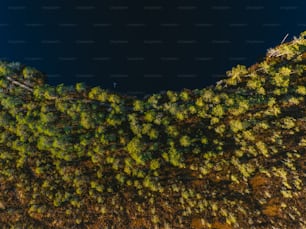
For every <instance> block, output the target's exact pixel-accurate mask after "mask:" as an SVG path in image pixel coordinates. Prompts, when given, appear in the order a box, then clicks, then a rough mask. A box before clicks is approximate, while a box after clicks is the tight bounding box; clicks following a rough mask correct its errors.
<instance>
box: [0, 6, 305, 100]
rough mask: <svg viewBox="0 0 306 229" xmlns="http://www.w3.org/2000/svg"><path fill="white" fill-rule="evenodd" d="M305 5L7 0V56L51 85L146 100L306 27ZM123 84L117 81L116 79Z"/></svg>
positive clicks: (198, 83)
mask: <svg viewBox="0 0 306 229" xmlns="http://www.w3.org/2000/svg"><path fill="white" fill-rule="evenodd" d="M305 13H306V3H305V1H300V0H299V1H298V0H292V1H263V0H262V1H226V0H223V1H221V0H217V1H215V0H214V1H212V0H210V1H208V0H205V1H204V0H203V1H202V0H189V1H182V0H176V1H161V0H154V1H153V0H146V1H135V0H134V1H132V0H131V1H122V0H121V1H118V0H117V1H115V0H105V1H100V0H99V1H98V0H91V1H84V0H83V1H56V0H54V1H43V0H39V1H38V0H36V1H21V0H19V1H17V0H10V1H2V2H1V3H0V34H1V38H0V48H1V49H0V50H1V54H0V55H1V56H0V58H1V59H5V60H9V61H18V62H22V63H25V64H27V65H31V66H34V67H36V68H37V69H39V70H41V71H43V72H44V73H46V74H47V75H48V82H47V83H49V84H51V85H56V84H59V83H64V84H65V85H71V84H75V83H76V82H85V83H86V84H87V85H90V86H96V85H100V86H101V87H103V88H108V89H111V90H114V91H118V92H123V93H127V94H131V95H139V96H143V95H144V94H148V93H154V92H158V91H161V90H181V89H183V88H190V89H195V88H203V87H205V86H208V85H211V84H214V83H215V82H216V81H218V80H220V77H224V76H225V72H226V71H227V70H230V69H231V67H232V66H234V65H237V64H244V65H247V66H249V65H251V64H253V63H255V62H257V61H259V59H260V58H261V57H263V56H264V54H265V53H266V50H267V49H268V48H270V47H273V46H275V45H278V44H280V42H281V41H282V39H283V38H284V37H285V36H286V34H287V33H289V36H288V38H287V40H291V39H292V38H293V36H298V35H299V33H300V32H302V31H303V30H305V29H306V20H305V19H306V18H305ZM114 83H115V84H114Z"/></svg>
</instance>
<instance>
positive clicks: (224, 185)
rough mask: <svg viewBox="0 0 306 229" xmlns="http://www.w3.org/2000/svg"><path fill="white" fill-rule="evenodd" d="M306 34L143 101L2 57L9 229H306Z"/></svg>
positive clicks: (2, 202)
mask: <svg viewBox="0 0 306 229" xmlns="http://www.w3.org/2000/svg"><path fill="white" fill-rule="evenodd" d="M305 36H306V31H305V32H303V33H301V34H300V36H299V37H298V38H295V39H294V40H293V41H291V42H288V43H284V44H281V45H279V46H277V47H275V48H271V49H269V50H268V52H267V54H266V57H265V58H264V60H263V62H260V63H256V64H254V65H253V66H250V67H248V68H247V67H246V66H242V65H237V66H236V67H233V68H232V70H230V71H228V72H227V76H228V77H227V78H225V79H222V80H221V81H219V82H218V83H217V84H216V85H213V86H210V87H207V88H203V89H196V90H189V89H184V90H182V91H179V92H177V91H170V90H169V91H166V92H162V93H156V94H152V95H149V96H147V97H144V98H143V99H138V98H136V97H132V96H125V95H122V94H118V93H113V92H110V91H108V90H105V89H103V88H101V87H93V88H90V87H88V86H86V85H85V84H83V83H78V84H76V85H74V86H65V85H63V84H60V85H58V86H55V87H53V86H50V85H48V84H46V83H45V79H46V76H45V75H44V74H42V73H41V72H39V71H38V70H36V69H34V68H31V67H29V66H24V65H22V64H20V63H16V62H11V63H9V62H4V61H2V62H0V226H1V228H35V229H37V228H90V229H92V228H93V229H94V228H133V229H134V228H139V229H140V228H194V229H199V228H211V229H213V228H214V229H223V228H225V229H230V228H246V229H248V228H254V229H257V228H290V229H292V228H305V227H306V208H305V206H306V189H305V181H306V179H305V170H306V154H305V153H306V131H305V130H306V105H305V96H306V40H305Z"/></svg>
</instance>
